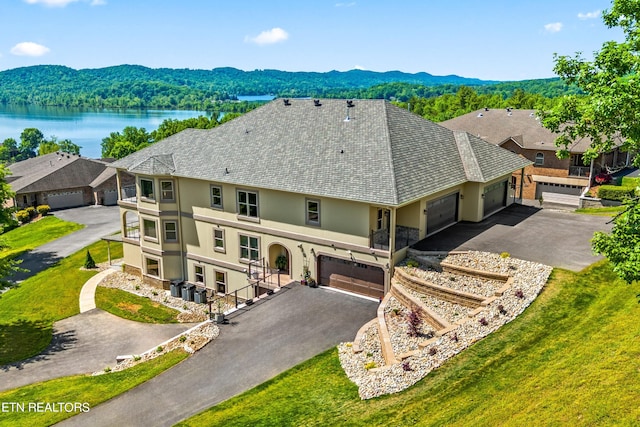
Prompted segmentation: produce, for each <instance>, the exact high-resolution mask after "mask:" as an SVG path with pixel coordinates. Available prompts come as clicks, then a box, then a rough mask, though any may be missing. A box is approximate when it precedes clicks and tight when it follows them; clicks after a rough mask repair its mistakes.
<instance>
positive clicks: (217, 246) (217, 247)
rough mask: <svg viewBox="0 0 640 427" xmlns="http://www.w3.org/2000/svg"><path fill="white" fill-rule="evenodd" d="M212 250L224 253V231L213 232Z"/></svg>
mask: <svg viewBox="0 0 640 427" xmlns="http://www.w3.org/2000/svg"><path fill="white" fill-rule="evenodd" d="M213 250H214V251H216V252H224V230H222V229H220V228H216V229H214V230H213Z"/></svg>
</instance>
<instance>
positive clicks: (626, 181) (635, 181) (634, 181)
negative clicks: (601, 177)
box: [620, 176, 640, 187]
mask: <svg viewBox="0 0 640 427" xmlns="http://www.w3.org/2000/svg"><path fill="white" fill-rule="evenodd" d="M620 185H622V186H623V187H637V186H639V185H640V178H632V177H628V176H623V177H622V179H621V180H620Z"/></svg>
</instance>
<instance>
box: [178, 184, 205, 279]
mask: <svg viewBox="0 0 640 427" xmlns="http://www.w3.org/2000/svg"><path fill="white" fill-rule="evenodd" d="M179 182H180V178H178V177H176V190H178V191H177V193H178V194H177V195H176V203H177V204H178V232H179V233H180V236H179V237H180V275H181V276H182V277H181V279H182V280H186V279H187V278H186V277H185V275H184V271H185V267H184V263H185V259H184V250H183V248H184V233H183V232H182V205H181V204H180V192H181V189H180V185H179V184H178V183H179ZM205 287H206V285H205Z"/></svg>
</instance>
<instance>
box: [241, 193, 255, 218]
mask: <svg viewBox="0 0 640 427" xmlns="http://www.w3.org/2000/svg"><path fill="white" fill-rule="evenodd" d="M238 214H239V215H241V216H246V217H249V218H258V193H256V192H253V191H245V190H238Z"/></svg>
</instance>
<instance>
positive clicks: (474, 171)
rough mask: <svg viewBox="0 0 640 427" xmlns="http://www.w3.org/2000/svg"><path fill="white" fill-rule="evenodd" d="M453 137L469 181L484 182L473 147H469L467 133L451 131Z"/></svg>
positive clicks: (469, 142)
mask: <svg viewBox="0 0 640 427" xmlns="http://www.w3.org/2000/svg"><path fill="white" fill-rule="evenodd" d="M453 137H454V138H455V140H456V146H457V147H458V152H459V153H460V159H461V160H462V167H463V168H464V173H465V175H466V176H467V179H468V180H469V181H475V182H484V176H483V174H482V169H481V168H480V164H479V163H478V158H477V157H476V153H475V151H474V150H473V147H471V141H469V134H468V133H467V132H463V131H453Z"/></svg>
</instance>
